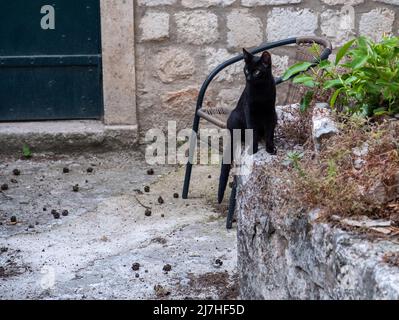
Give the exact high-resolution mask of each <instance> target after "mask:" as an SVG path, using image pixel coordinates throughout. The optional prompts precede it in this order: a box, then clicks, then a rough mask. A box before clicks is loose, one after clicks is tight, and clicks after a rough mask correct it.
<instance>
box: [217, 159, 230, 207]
mask: <svg viewBox="0 0 399 320" xmlns="http://www.w3.org/2000/svg"><path fill="white" fill-rule="evenodd" d="M230 169H231V164H225V163H223V164H222V170H221V172H220V178H219V190H218V202H219V203H222V201H223V198H224V192H225V190H226V187H227V182H228V181H229V175H230Z"/></svg>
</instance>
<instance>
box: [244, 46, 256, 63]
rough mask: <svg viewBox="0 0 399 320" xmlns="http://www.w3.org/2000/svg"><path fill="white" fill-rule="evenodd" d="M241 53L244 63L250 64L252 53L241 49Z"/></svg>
mask: <svg viewBox="0 0 399 320" xmlns="http://www.w3.org/2000/svg"><path fill="white" fill-rule="evenodd" d="M242 53H243V55H244V60H245V62H246V63H251V62H252V59H253V58H254V56H253V55H252V53H250V52H248V51H247V50H245V48H244V49H242Z"/></svg>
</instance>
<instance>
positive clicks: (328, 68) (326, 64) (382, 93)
mask: <svg viewBox="0 0 399 320" xmlns="http://www.w3.org/2000/svg"><path fill="white" fill-rule="evenodd" d="M291 77H294V78H293V82H294V83H296V84H301V85H304V86H306V87H308V88H309V91H308V92H307V93H306V94H305V96H304V98H303V101H302V109H303V110H304V109H306V108H307V107H308V106H309V105H310V103H311V101H312V99H313V98H314V96H315V93H316V92H319V91H320V90H321V91H322V92H323V93H324V95H328V96H329V97H330V98H329V102H330V105H331V107H334V108H336V109H337V110H339V111H344V112H347V113H350V114H361V115H364V116H372V115H376V116H380V115H385V114H387V115H394V114H397V113H399V37H385V38H384V39H383V40H382V41H381V42H378V43H376V42H373V41H372V40H370V39H368V38H366V37H359V38H357V39H353V40H351V41H349V42H348V43H346V44H345V45H344V46H342V47H341V48H340V50H339V51H338V53H337V55H336V59H335V61H334V62H331V61H328V60H326V61H321V62H320V64H319V65H317V66H314V64H312V63H310V62H299V63H297V64H295V65H293V66H292V67H291V68H289V69H288V70H287V71H286V73H285V74H284V76H283V78H284V79H288V78H291Z"/></svg>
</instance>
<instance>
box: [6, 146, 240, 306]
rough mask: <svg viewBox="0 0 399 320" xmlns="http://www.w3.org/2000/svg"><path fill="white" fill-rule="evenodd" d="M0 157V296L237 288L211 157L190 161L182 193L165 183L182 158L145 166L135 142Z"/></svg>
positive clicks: (172, 181) (167, 293) (210, 294)
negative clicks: (126, 146)
mask: <svg viewBox="0 0 399 320" xmlns="http://www.w3.org/2000/svg"><path fill="white" fill-rule="evenodd" d="M0 159H1V162H0V185H3V184H7V185H8V189H7V188H4V189H7V190H2V191H1V192H0V299H187V298H191V299H196V298H208V299H218V298H227V299H234V298H236V297H237V294H238V288H237V280H236V261H237V259H236V232H235V230H231V231H228V230H226V229H225V218H224V216H225V214H223V213H224V212H225V211H226V205H225V204H224V205H222V206H218V205H216V204H215V203H216V188H217V177H218V168H217V167H207V166H198V167H195V168H194V170H193V180H192V181H193V182H194V183H193V184H192V190H191V193H190V199H189V200H182V199H181V198H180V197H179V198H178V199H176V198H174V193H179V194H180V192H181V187H182V181H183V175H184V168H182V167H167V166H162V167H153V169H154V171H155V174H154V175H148V174H147V170H148V169H150V166H148V165H146V164H145V161H144V159H143V158H142V156H141V154H140V153H138V152H110V153H103V154H90V153H88V154H76V155H73V154H71V155H56V154H46V155H41V154H40V155H34V157H33V158H32V159H30V160H20V159H17V158H14V157H12V156H7V157H6V156H0ZM64 168H68V169H69V173H64V172H63V169H64ZM88 168H92V170H93V172H88V171H87V169H88ZM14 169H18V170H20V173H21V174H20V175H14V174H13V170H14ZM89 171H90V170H89ZM209 176H211V177H209ZM77 184H78V185H79V191H78V192H74V191H73V186H75V185H77ZM144 186H150V192H148V193H146V192H144ZM159 197H162V198H163V199H164V203H163V204H160V203H159V202H158V198H159ZM145 207H150V208H151V216H149V217H148V216H146V215H145V211H146V208H145ZM52 210H56V211H57V212H58V213H60V219H55V218H54V215H53V214H52ZM64 210H68V215H67V216H63V215H62V212H63V211H64ZM53 213H54V212H53ZM13 216H15V218H16V220H17V222H16V224H15V223H12V222H11V220H12V217H13ZM55 216H57V214H55ZM217 259H220V260H221V261H222V265H220V264H217V263H215V261H216V260H217ZM134 263H139V264H140V268H139V270H137V271H134V270H133V269H132V265H133V264H134ZM167 264H169V265H170V266H171V271H169V272H166V271H164V270H163V268H164V266H165V265H167Z"/></svg>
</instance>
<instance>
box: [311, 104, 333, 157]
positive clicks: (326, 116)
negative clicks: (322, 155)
mask: <svg viewBox="0 0 399 320" xmlns="http://www.w3.org/2000/svg"><path fill="white" fill-rule="evenodd" d="M312 124H313V125H312V135H313V142H314V145H315V148H316V149H317V150H320V149H321V148H322V147H323V145H324V144H325V143H324V142H325V140H326V139H328V138H330V137H331V136H332V135H334V134H337V133H338V128H337V125H336V123H335V122H334V120H333V119H332V117H331V109H330V108H329V105H328V104H327V103H317V104H316V106H315V108H314V110H313V116H312Z"/></svg>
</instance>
